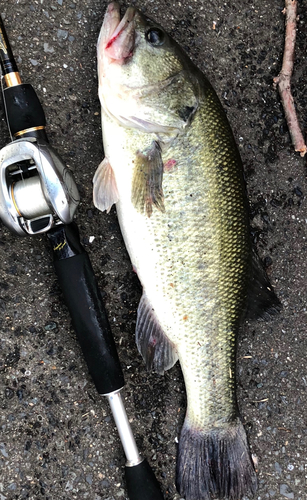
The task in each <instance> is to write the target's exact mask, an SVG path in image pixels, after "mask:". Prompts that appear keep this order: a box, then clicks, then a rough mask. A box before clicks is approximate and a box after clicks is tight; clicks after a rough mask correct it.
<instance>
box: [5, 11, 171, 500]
mask: <svg viewBox="0 0 307 500" xmlns="http://www.w3.org/2000/svg"><path fill="white" fill-rule="evenodd" d="M0 64H1V70H2V82H1V83H2V97H3V105H4V109H5V114H6V120H7V124H8V128H9V132H10V135H11V139H12V142H11V143H9V144H8V145H6V146H5V147H4V148H3V149H1V151H0V218H1V219H2V221H3V223H4V224H5V225H6V226H7V227H8V228H9V229H10V230H11V231H12V232H13V233H14V234H16V235H19V236H30V235H31V236H32V235H38V234H44V233H46V235H47V237H48V239H49V241H50V243H51V248H52V252H53V259H54V267H55V272H56V274H57V278H58V281H59V284H60V286H61V288H62V291H63V295H64V300H65V302H66V304H67V307H68V310H69V312H70V315H71V318H72V323H73V327H74V329H75V332H76V334H77V338H78V340H79V343H80V345H81V349H82V351H83V355H84V358H85V361H86V363H87V366H88V369H89V373H90V374H91V377H92V379H93V382H94V384H95V386H96V389H97V392H98V394H100V395H103V396H105V397H106V398H107V400H108V402H109V404H110V407H111V410H112V414H113V417H114V420H115V424H116V427H117V429H118V433H119V436H120V439H121V442H122V446H123V449H124V452H125V455H126V466H125V476H126V484H127V491H128V496H129V498H130V500H163V495H162V493H161V489H160V486H159V483H158V481H157V479H156V477H155V475H154V473H153V471H152V469H151V467H150V465H149V464H148V462H147V460H146V459H144V458H143V457H142V456H141V455H140V453H139V451H138V448H137V445H136V442H135V439H134V436H133V433H132V429H131V426H130V424H129V421H128V417H127V414H126V410H125V407H124V404H123V400H122V397H121V390H122V388H123V386H124V384H125V382H124V377H123V372H122V369H121V366H120V361H119V358H118V354H117V350H116V345H115V341H114V338H113V335H112V332H111V328H110V324H109V321H108V317H107V314H106V310H105V307H104V304H103V301H102V297H101V293H100V290H99V287H98V284H97V280H96V278H95V275H94V271H93V268H92V265H91V262H90V259H89V256H88V254H87V252H86V251H85V249H84V248H83V246H82V245H81V242H80V237H79V231H78V228H77V225H76V223H75V222H73V218H74V214H75V211H76V209H77V206H78V203H79V193H78V190H77V186H76V184H75V181H74V179H73V176H72V174H71V172H70V170H69V169H68V168H67V166H66V165H65V164H64V162H63V160H62V159H61V158H60V156H59V155H58V154H57V152H56V151H55V150H54V149H53V148H52V147H51V146H50V144H49V141H48V137H47V134H46V118H45V114H44V110H43V108H42V106H41V103H40V101H39V99H38V96H37V94H36V92H35V90H34V89H33V87H32V86H31V85H30V84H28V83H22V81H21V77H20V74H19V72H18V68H17V64H16V61H15V59H14V56H13V52H12V49H11V46H10V43H9V39H8V36H7V33H6V30H5V27H4V24H3V20H2V18H1V16H0Z"/></svg>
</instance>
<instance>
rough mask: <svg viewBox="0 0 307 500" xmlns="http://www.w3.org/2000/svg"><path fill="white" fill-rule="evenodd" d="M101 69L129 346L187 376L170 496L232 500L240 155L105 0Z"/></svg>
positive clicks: (106, 173)
mask: <svg viewBox="0 0 307 500" xmlns="http://www.w3.org/2000/svg"><path fill="white" fill-rule="evenodd" d="M98 74H99V95H100V100H101V104H102V126H103V142H104V149H105V155H106V156H105V159H104V160H103V162H102V163H101V165H100V166H99V168H98V170H97V172H96V174H95V177H94V203H95V205H96V206H97V207H98V208H100V209H101V210H109V209H110V207H111V205H112V204H113V203H116V210H117V214H118V219H119V222H120V227H121V231H122V234H123V237H124V241H125V244H126V247H127V250H128V253H129V255H130V258H131V262H132V264H133V266H134V268H135V270H136V272H137V274H138V277H139V279H140V282H141V284H142V286H143V295H142V298H141V301H140V304H139V308H138V318H137V325H136V342H137V346H138V348H139V351H140V352H141V354H142V356H143V358H144V360H145V362H146V364H147V367H148V368H152V369H154V370H156V371H157V372H158V373H163V372H164V371H165V370H167V369H169V368H171V367H172V366H173V365H174V363H175V362H176V361H177V360H178V359H179V362H180V365H181V368H182V371H183V375H184V381H185V386H186V392H187V411H186V417H185V422H184V425H183V429H182V431H181V436H180V440H179V448H178V460H177V487H178V490H179V492H180V494H181V495H182V496H184V498H185V499H186V500H209V499H211V498H220V499H231V500H239V499H241V498H242V497H243V496H244V495H247V494H253V493H254V492H255V490H256V482H257V481H256V475H255V471H254V467H253V463H252V459H251V456H250V452H249V448H248V444H247V439H246V434H245V430H244V428H243V425H242V423H241V421H240V417H239V414H238V409H237V403H236V366H235V358H236V339H237V333H238V329H239V326H240V323H241V321H242V318H243V316H244V314H245V311H246V309H247V297H248V289H249V284H250V281H251V279H252V278H253V273H254V271H253V268H254V265H253V260H254V259H253V252H252V248H251V241H250V234H249V220H248V204H247V198H246V193H245V186H244V179H243V169H242V164H241V160H240V156H239V153H238V150H237V147H236V145H235V141H234V138H233V135H232V132H231V129H230V126H229V124H228V121H227V118H226V116H225V113H224V111H223V109H222V106H221V104H220V102H219V100H218V98H217V96H216V94H215V92H214V90H213V88H212V86H211V85H210V83H209V82H208V80H207V79H206V78H205V77H204V75H203V74H202V73H201V72H200V71H199V70H198V69H197V68H196V67H195V66H194V65H193V64H192V63H191V61H190V60H189V59H188V58H187V56H186V55H185V54H184V53H183V52H182V51H181V49H180V48H179V47H178V46H177V44H176V43H175V42H174V41H173V40H172V39H171V38H170V37H168V35H167V34H166V33H165V32H164V31H163V30H162V28H161V27H160V26H158V25H157V24H156V23H154V22H153V21H151V20H150V19H148V18H146V17H144V16H143V15H142V14H140V13H139V12H138V11H136V10H135V9H133V8H129V9H128V10H127V12H126V14H125V16H124V18H123V19H120V14H119V7H118V5H117V4H116V3H112V4H110V5H109V7H108V10H107V13H106V17H105V20H104V24H103V27H102V30H101V34H100V38H99V43H98ZM263 288H265V286H263ZM269 293H270V294H271V297H269V299H268V302H270V301H271V300H272V301H273V302H274V301H275V303H276V305H277V302H278V301H277V299H276V297H275V296H274V294H273V292H272V291H270V290H269Z"/></svg>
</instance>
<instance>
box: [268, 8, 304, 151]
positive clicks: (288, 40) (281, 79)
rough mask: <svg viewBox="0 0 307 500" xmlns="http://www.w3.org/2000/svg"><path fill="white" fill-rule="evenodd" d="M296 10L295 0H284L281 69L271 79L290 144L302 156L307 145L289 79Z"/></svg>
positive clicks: (291, 66)
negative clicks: (277, 94) (284, 20)
mask: <svg viewBox="0 0 307 500" xmlns="http://www.w3.org/2000/svg"><path fill="white" fill-rule="evenodd" d="M296 12H297V0H285V9H284V10H283V13H284V14H285V15H286V36H285V48H284V56H283V61H282V68H281V71H280V73H279V75H278V76H277V77H275V78H274V80H273V81H274V86H275V87H277V86H278V90H279V94H280V98H281V102H282V105H283V108H284V112H285V115H286V120H287V124H288V128H289V132H290V136H291V139H292V144H293V146H294V148H295V151H299V152H300V154H301V156H304V155H305V154H306V152H307V147H306V143H305V141H304V137H303V134H302V132H301V129H300V126H299V122H298V119H297V115H296V110H295V106H294V101H293V97H292V94H291V86H290V85H291V84H290V80H291V76H292V71H293V62H294V47H295V38H296V21H297V16H296Z"/></svg>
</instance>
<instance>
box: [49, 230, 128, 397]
mask: <svg viewBox="0 0 307 500" xmlns="http://www.w3.org/2000/svg"><path fill="white" fill-rule="evenodd" d="M48 238H49V240H50V241H51V243H52V249H53V255H54V267H55V271H56V274H57V277H58V280H59V284H60V286H61V288H62V291H63V295H64V300H65V302H66V305H67V307H68V310H69V312H70V315H71V318H72V324H73V327H74V330H75V332H76V334H77V337H78V340H79V343H80V346H81V349H82V351H83V355H84V358H85V361H86V363H87V366H88V369H89V372H90V374H91V376H92V379H93V381H94V384H95V386H96V389H97V391H98V393H99V394H108V393H110V392H113V391H117V390H119V389H121V388H122V387H123V386H124V383H125V382H124V376H123V373H122V369H121V366H120V361H119V358H118V354H117V350H116V345H115V342H114V338H113V335H112V332H111V328H110V324H109V321H108V317H107V314H106V310H105V307H104V304H103V301H102V297H101V293H100V290H99V287H98V284H97V281H96V278H95V274H94V271H93V268H92V265H91V262H90V259H89V256H88V254H87V252H86V251H85V250H84V248H83V246H82V245H81V243H80V239H79V232H78V229H77V226H76V225H75V224H69V225H60V226H57V227H56V228H54V229H52V230H51V231H50V232H49V233H48Z"/></svg>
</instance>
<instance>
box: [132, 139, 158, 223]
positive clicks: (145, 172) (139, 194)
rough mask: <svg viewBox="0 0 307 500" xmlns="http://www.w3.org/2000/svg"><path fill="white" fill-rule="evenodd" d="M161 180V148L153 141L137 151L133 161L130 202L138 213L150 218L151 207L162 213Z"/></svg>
mask: <svg viewBox="0 0 307 500" xmlns="http://www.w3.org/2000/svg"><path fill="white" fill-rule="evenodd" d="M162 179H163V161H162V156H161V148H160V146H159V144H158V142H156V141H153V142H152V143H151V145H150V146H149V147H148V148H147V149H145V150H144V151H143V152H141V151H138V152H137V155H136V159H135V166H134V171H133V180H132V192H131V201H132V203H133V205H134V206H135V208H136V209H137V211H138V212H140V213H145V214H146V215H147V216H148V217H150V216H151V214H152V208H153V205H154V206H155V207H156V208H157V209H158V210H160V211H161V212H164V197H163V189H162Z"/></svg>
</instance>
